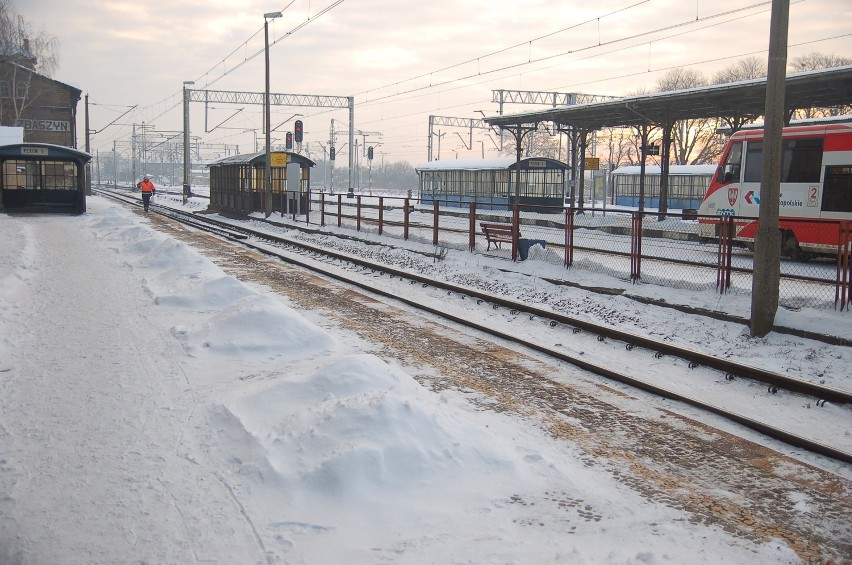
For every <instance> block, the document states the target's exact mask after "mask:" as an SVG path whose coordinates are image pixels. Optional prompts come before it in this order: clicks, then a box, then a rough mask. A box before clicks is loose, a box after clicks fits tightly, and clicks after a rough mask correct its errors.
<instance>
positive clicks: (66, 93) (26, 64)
mask: <svg viewBox="0 0 852 565" xmlns="http://www.w3.org/2000/svg"><path fill="white" fill-rule="evenodd" d="M81 94H82V91H81V90H79V89H77V88H74V87H73V86H70V85H67V84H64V83H61V82H59V81H57V80H53V79H52V78H49V77H46V76H44V75H41V74H39V73H37V72H36V71H35V59H33V58H32V57H26V56H20V55H17V56H10V55H0V125H3V126H14V127H22V128H24V142H28V143H35V142H37V143H52V144H55V145H64V146H66V147H74V148H76V147H77V103H78V102H79V101H80V95H81Z"/></svg>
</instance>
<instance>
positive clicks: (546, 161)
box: [414, 157, 570, 172]
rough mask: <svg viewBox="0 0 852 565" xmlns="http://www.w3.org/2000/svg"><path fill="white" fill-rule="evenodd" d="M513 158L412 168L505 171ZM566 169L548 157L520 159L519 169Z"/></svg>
mask: <svg viewBox="0 0 852 565" xmlns="http://www.w3.org/2000/svg"><path fill="white" fill-rule="evenodd" d="M515 163H517V160H516V159H515V158H514V157H494V158H491V159H445V160H443V161H440V160H439V161H428V162H426V163H421V164H420V165H417V166H416V167H414V170H415V171H417V172H420V171H505V170H507V169H512V168H514V165H515ZM543 168H547V169H567V168H570V167H569V165H567V164H565V163H563V162H561V161H557V160H556V159H550V158H548V157H530V158H527V159H521V169H524V170H526V169H543Z"/></svg>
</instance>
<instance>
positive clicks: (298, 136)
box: [293, 120, 303, 143]
mask: <svg viewBox="0 0 852 565" xmlns="http://www.w3.org/2000/svg"><path fill="white" fill-rule="evenodd" d="M293 131H294V134H295V138H296V143H302V136H303V130H302V120H296V125H295V128H294V130H293Z"/></svg>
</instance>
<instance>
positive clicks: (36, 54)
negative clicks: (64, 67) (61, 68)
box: [0, 0, 59, 77]
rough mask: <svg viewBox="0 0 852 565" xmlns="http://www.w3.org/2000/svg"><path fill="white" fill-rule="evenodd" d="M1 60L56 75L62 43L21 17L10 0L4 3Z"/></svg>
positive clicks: (1, 1) (0, 3) (0, 27)
mask: <svg viewBox="0 0 852 565" xmlns="http://www.w3.org/2000/svg"><path fill="white" fill-rule="evenodd" d="M0 61H2V62H12V63H16V64H18V65H21V66H23V67H27V68H29V69H32V70H34V71H36V72H37V73H39V74H42V75H44V76H47V77H49V76H52V75H53V73H54V71H56V67H57V66H58V64H59V42H58V40H57V39H56V38H55V37H54V36H52V35H49V34H47V33H46V32H44V31H35V30H34V29H33V27H32V25H31V24H30V23H29V22H28V21H27V20H25V19H24V17H23V16H20V15H18V14H17V13H16V12H15V10H14V8H13V6H12V5H11V1H10V0H0Z"/></svg>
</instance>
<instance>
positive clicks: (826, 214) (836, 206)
mask: <svg viewBox="0 0 852 565" xmlns="http://www.w3.org/2000/svg"><path fill="white" fill-rule="evenodd" d="M850 213H852V165H832V166H827V167H826V168H825V183H824V184H823V190H822V217H823V218H827V219H849V214H850Z"/></svg>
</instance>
